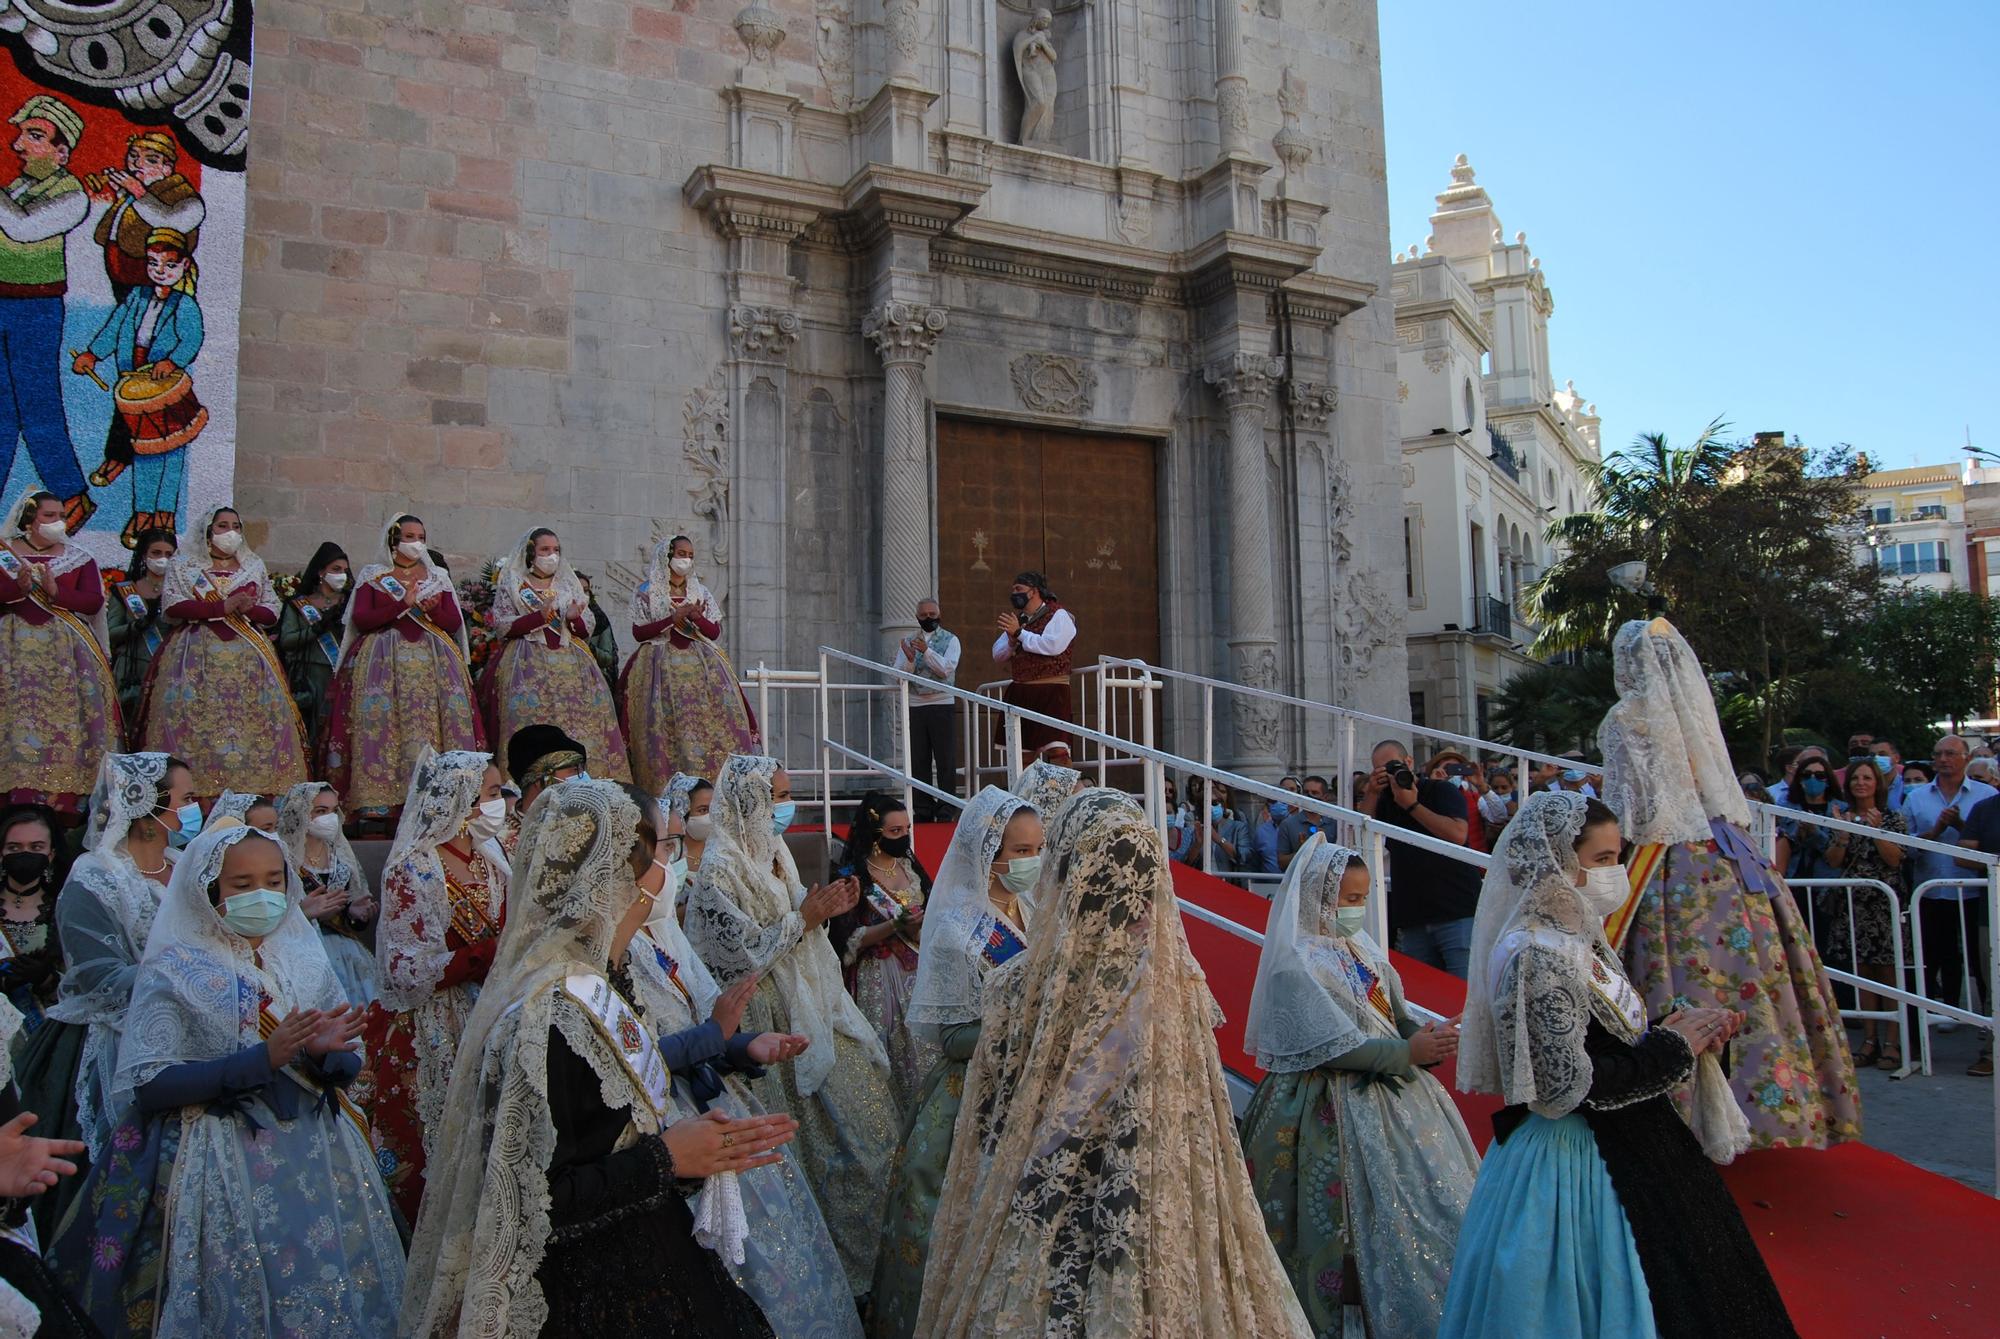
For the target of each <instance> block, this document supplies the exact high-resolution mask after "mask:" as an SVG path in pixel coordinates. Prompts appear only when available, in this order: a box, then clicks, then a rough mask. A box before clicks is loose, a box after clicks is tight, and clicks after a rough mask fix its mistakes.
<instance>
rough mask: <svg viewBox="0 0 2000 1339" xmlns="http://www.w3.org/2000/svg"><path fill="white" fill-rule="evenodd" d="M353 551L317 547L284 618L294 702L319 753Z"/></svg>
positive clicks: (281, 641) (281, 646)
mask: <svg viewBox="0 0 2000 1339" xmlns="http://www.w3.org/2000/svg"><path fill="white" fill-rule="evenodd" d="M352 574H353V573H352V565H351V564H350V563H349V562H348V561H347V551H346V550H345V549H343V548H341V547H340V545H338V544H336V543H334V542H333V541H332V540H328V541H326V542H325V543H323V544H321V545H320V546H319V548H318V549H316V550H314V551H313V556H312V561H311V562H309V563H307V564H306V570H305V571H304V572H303V573H301V574H300V576H299V589H298V594H296V595H294V596H292V597H291V598H290V599H289V600H286V601H285V607H284V610H283V611H282V612H281V613H280V615H279V618H278V652H279V654H280V655H282V656H283V657H284V658H285V673H286V675H287V676H288V677H289V679H290V682H291V686H292V701H293V702H295V703H297V704H298V708H299V719H300V720H302V721H304V722H305V726H306V752H307V756H309V757H318V756H319V752H318V750H319V749H320V747H321V735H322V733H323V732H324V731H325V729H326V698H327V693H328V691H329V690H330V689H331V688H332V687H333V671H334V669H335V668H336V667H337V666H338V665H339V664H340V639H341V635H342V634H343V633H344V632H345V631H346V628H347V599H348V596H349V595H350V594H351V593H352V592H351V591H349V589H348V581H349V579H350V578H351V576H352Z"/></svg>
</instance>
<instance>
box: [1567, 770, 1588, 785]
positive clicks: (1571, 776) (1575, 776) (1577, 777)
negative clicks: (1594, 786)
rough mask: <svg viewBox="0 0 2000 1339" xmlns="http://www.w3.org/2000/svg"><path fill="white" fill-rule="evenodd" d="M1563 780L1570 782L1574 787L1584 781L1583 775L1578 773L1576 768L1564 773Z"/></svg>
mask: <svg viewBox="0 0 2000 1339" xmlns="http://www.w3.org/2000/svg"><path fill="white" fill-rule="evenodd" d="M1563 780H1565V781H1567V782H1569V783H1570V784H1571V785H1574V784H1576V783H1577V782H1579V781H1581V780H1583V773H1582V772H1579V771H1577V770H1576V769H1575V768H1571V769H1570V770H1568V771H1566V772H1564V773H1563Z"/></svg>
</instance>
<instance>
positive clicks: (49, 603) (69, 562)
mask: <svg viewBox="0 0 2000 1339" xmlns="http://www.w3.org/2000/svg"><path fill="white" fill-rule="evenodd" d="M0 547H4V545H3V544H0ZM0 562H4V563H11V565H12V566H13V567H14V569H15V570H14V571H13V572H9V571H6V570H4V568H0V799H3V800H6V801H8V802H11V803H16V804H46V805H48V806H50V807H51V808H53V809H55V810H57V811H58V812H60V813H67V814H79V813H81V812H83V803H84V800H85V798H86V797H88V796H89V794H90V787H91V783H92V782H94V781H95V780H96V779H97V765H98V763H100V762H102V761H103V759H104V755H105V754H107V753H112V752H115V751H117V749H118V747H119V736H120V718H119V714H118V685H117V682H116V680H115V679H114V678H113V676H112V672H111V662H110V660H109V659H108V658H106V656H105V653H104V644H103V642H102V641H101V640H100V639H101V637H102V635H103V634H102V631H101V629H102V627H103V620H102V617H101V615H102V612H103V609H104V582H103V579H102V578H101V577H99V576H98V574H97V564H96V563H94V562H92V561H90V559H89V558H88V557H86V556H85V555H84V553H83V550H82V549H80V548H75V547H65V548H64V550H63V551H62V552H61V553H60V554H56V555H54V556H52V557H41V556H30V557H28V558H25V559H23V558H20V557H18V556H17V555H15V554H14V552H13V551H12V550H11V549H9V550H7V552H6V554H5V557H4V558H0ZM31 567H39V568H42V569H43V570H44V572H45V573H46V574H47V581H46V584H45V585H43V586H41V587H39V588H37V587H35V586H33V584H32V580H31V577H30V575H29V569H30V568H31ZM93 620H95V626H93V622H92V621H93Z"/></svg>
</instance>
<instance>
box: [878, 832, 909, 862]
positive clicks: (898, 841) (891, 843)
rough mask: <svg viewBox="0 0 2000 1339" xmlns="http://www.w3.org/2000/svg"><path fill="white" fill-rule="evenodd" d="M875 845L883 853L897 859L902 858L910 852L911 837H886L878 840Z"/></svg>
mask: <svg viewBox="0 0 2000 1339" xmlns="http://www.w3.org/2000/svg"><path fill="white" fill-rule="evenodd" d="M875 846H876V849H878V850H880V851H881V852H882V854H883V855H886V856H889V857H891V858H893V859H897V860H900V859H902V858H903V857H904V856H906V855H908V854H909V853H910V839H909V837H908V836H902V837H884V838H882V839H881V840H880V841H878V842H876V843H875Z"/></svg>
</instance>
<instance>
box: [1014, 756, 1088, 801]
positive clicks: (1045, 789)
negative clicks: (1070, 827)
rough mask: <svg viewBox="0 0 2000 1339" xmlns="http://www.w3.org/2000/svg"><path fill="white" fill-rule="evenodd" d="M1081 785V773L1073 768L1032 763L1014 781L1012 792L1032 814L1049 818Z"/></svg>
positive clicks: (1054, 764) (1040, 761)
mask: <svg viewBox="0 0 2000 1339" xmlns="http://www.w3.org/2000/svg"><path fill="white" fill-rule="evenodd" d="M1081 784H1083V773H1081V772H1079V771H1077V770H1076V769H1075V768H1074V767H1062V766H1059V765H1057V764H1056V763H1052V762H1047V761H1044V760H1042V759H1036V760H1035V761H1034V762H1031V763H1029V764H1028V765H1027V766H1026V767H1024V768H1022V769H1021V775H1019V776H1017V777H1015V778H1014V785H1013V791H1014V793H1015V794H1016V795H1018V796H1020V797H1021V798H1022V799H1024V800H1026V801H1027V802H1028V803H1029V804H1032V805H1034V806H1035V812H1037V813H1039V814H1043V815H1049V814H1053V813H1055V811H1056V810H1058V809H1060V808H1062V807H1063V802H1064V801H1066V800H1068V799H1069V797H1070V796H1072V795H1074V794H1076V788H1077V787H1078V786H1079V785H1081Z"/></svg>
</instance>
